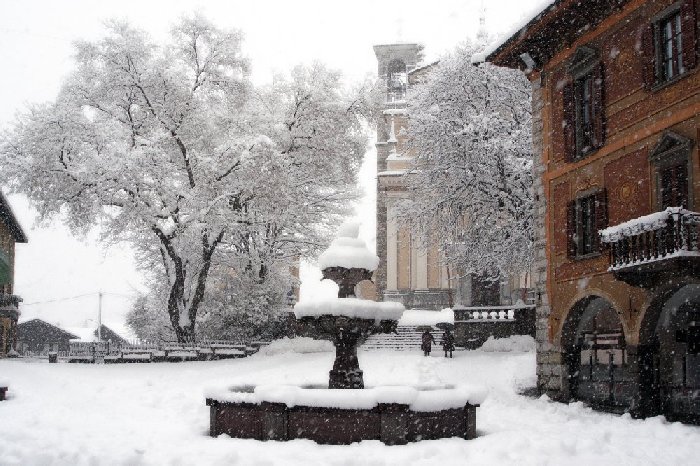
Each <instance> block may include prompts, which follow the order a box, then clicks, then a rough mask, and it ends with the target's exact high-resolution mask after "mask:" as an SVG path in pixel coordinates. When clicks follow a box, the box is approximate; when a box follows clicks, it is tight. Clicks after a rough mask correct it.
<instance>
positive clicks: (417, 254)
mask: <svg viewBox="0 0 700 466" xmlns="http://www.w3.org/2000/svg"><path fill="white" fill-rule="evenodd" d="M422 51H423V47H422V46H421V45H420V44H415V43H397V44H385V45H376V46H374V52H375V55H376V58H377V73H378V76H379V80H380V82H381V83H383V85H384V86H385V101H384V109H383V112H382V118H380V120H379V122H378V123H377V143H376V148H377V233H376V234H377V255H378V256H379V257H380V259H381V261H380V268H379V269H378V270H377V271H376V274H375V283H376V285H377V288H378V290H379V298H380V299H383V300H389V301H400V302H402V303H403V304H404V305H405V306H406V307H407V308H408V309H427V310H439V309H443V308H446V307H456V306H457V307H459V306H462V307H465V306H466V307H471V306H498V305H511V304H515V303H517V302H521V301H522V302H524V303H528V302H530V301H531V299H532V296H531V295H530V293H529V289H530V287H529V274H527V273H525V274H523V275H522V276H518V277H511V278H506V279H502V280H500V281H498V280H497V281H492V280H484V279H482V278H481V277H479V276H478V275H465V274H462V273H460V272H459V271H458V270H455V269H454V268H452V267H448V266H447V265H446V262H447V261H446V260H445V257H444V256H443V255H442V248H441V247H440V246H441V245H440V244H438V243H437V242H433V243H431V244H428V245H426V244H423V243H422V242H419V241H417V240H416V239H415V238H413V237H412V235H411V233H410V231H408V228H407V227H405V226H403V225H401V223H400V222H399V221H397V216H396V213H397V205H398V204H399V203H400V202H401V201H402V200H403V199H406V198H407V197H408V196H409V191H408V182H409V180H410V176H411V174H410V170H411V169H412V164H413V155H412V154H411V151H410V149H409V148H408V135H407V129H408V128H407V126H408V113H407V101H406V98H407V91H408V89H409V88H410V87H411V86H412V85H415V84H417V83H419V82H421V80H423V79H425V78H426V77H427V75H428V73H429V72H430V70H431V68H432V67H433V66H434V65H435V63H431V64H427V65H423V64H422V63H421V59H422Z"/></svg>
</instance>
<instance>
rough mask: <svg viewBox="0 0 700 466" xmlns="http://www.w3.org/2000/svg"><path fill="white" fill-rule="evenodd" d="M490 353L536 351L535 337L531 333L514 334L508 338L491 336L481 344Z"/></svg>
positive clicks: (482, 348)
mask: <svg viewBox="0 0 700 466" xmlns="http://www.w3.org/2000/svg"><path fill="white" fill-rule="evenodd" d="M481 350H482V351H486V352H488V353H527V352H530V351H535V339H534V338H532V337H531V336H530V335H512V336H510V337H508V338H494V337H492V336H491V337H489V339H488V340H486V341H485V342H484V344H483V345H482V346H481Z"/></svg>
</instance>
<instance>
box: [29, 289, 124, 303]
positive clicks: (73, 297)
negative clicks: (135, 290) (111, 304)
mask: <svg viewBox="0 0 700 466" xmlns="http://www.w3.org/2000/svg"><path fill="white" fill-rule="evenodd" d="M99 294H100V292H99V291H93V292H92V293H84V294H79V295H75V296H67V297H65V298H56V299H49V300H47V301H35V302H33V303H22V307H24V306H33V305H35V304H49V303H60V302H62V301H70V300H71V299H78V298H84V297H86V296H95V295H99ZM102 294H103V295H112V296H121V297H125V298H133V297H134V296H136V295H135V294H125V293H114V292H110V291H103V292H102Z"/></svg>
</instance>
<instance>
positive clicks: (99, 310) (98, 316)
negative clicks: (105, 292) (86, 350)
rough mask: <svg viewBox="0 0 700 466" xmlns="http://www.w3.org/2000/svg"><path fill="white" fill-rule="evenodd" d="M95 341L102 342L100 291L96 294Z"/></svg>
mask: <svg viewBox="0 0 700 466" xmlns="http://www.w3.org/2000/svg"><path fill="white" fill-rule="evenodd" d="M97 340H98V341H102V291H100V292H99V293H97Z"/></svg>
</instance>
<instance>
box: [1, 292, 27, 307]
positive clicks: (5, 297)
mask: <svg viewBox="0 0 700 466" xmlns="http://www.w3.org/2000/svg"><path fill="white" fill-rule="evenodd" d="M21 302H22V298H20V297H19V296H15V295H13V294H6V293H0V307H2V306H14V307H18V306H19V303H21Z"/></svg>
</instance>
